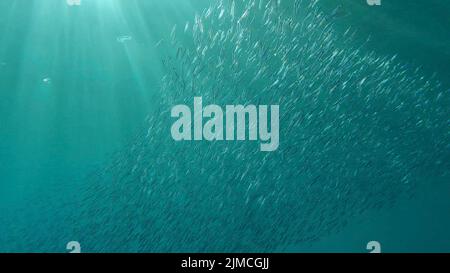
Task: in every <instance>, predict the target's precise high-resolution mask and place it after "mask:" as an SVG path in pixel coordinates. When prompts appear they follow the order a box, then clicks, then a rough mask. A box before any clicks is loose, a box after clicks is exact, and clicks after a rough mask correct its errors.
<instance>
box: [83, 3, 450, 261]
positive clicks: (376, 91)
mask: <svg viewBox="0 0 450 273" xmlns="http://www.w3.org/2000/svg"><path fill="white" fill-rule="evenodd" d="M287 2H288V3H285V2H284V1H283V3H282V2H281V0H249V1H238V0H215V1H212V4H211V6H210V7H209V8H207V9H205V10H204V11H203V12H201V13H200V14H197V15H196V16H195V17H194V18H193V20H192V21H191V22H187V23H186V25H184V26H182V27H176V26H175V27H174V28H173V30H172V33H171V35H170V41H167V43H168V44H166V46H170V47H171V48H173V51H172V52H171V53H170V54H169V56H167V58H164V61H163V63H164V66H165V68H166V70H167V75H166V76H165V77H164V78H163V79H162V88H161V103H160V107H159V109H156V110H155V111H154V112H153V113H152V114H151V115H149V117H148V120H147V123H148V127H147V128H145V130H143V131H142V133H141V134H140V135H139V136H137V137H136V139H135V141H134V142H133V143H132V144H130V148H129V149H127V150H126V151H124V152H123V153H120V154H118V155H117V157H115V159H114V160H112V162H111V164H110V165H108V166H107V167H105V168H104V169H101V170H99V171H98V172H96V173H95V174H92V176H90V177H89V181H90V183H89V187H88V188H87V189H86V191H85V192H86V194H85V196H83V200H82V202H80V205H79V206H80V209H81V211H82V213H81V215H80V218H79V221H78V223H77V225H78V226H77V232H78V233H77V234H78V238H77V239H78V240H80V241H84V242H93V241H95V244H94V243H92V245H89V247H90V250H92V251H131V252H134V251H145V252H161V251H163V252H186V251H187V252H198V251H199V252H217V251H219V252H236V251H249V252H265V251H276V250H283V249H284V248H286V247H288V246H292V245H300V244H310V243H313V242H315V241H317V240H318V239H320V238H322V237H323V236H326V235H327V234H330V233H333V232H337V231H338V230H339V229H341V228H342V227H344V226H345V225H347V223H348V221H349V220H350V219H352V218H354V217H355V216H358V215H361V214H363V213H364V212H366V211H369V210H373V209H382V208H386V207H389V206H392V205H394V204H395V202H396V201H397V200H399V199H400V198H406V197H407V196H410V195H411V194H413V193H414V190H415V189H417V188H418V187H420V186H423V185H421V184H424V183H429V184H430V185H429V186H430V187H432V184H433V183H439V181H448V180H449V178H450V168H449V167H450V166H449V164H450V160H449V159H450V154H449V148H450V146H449V136H450V134H449V125H450V123H449V117H450V115H449V114H450V108H449V105H450V101H449V98H450V96H449V91H450V90H449V89H448V88H445V87H444V86H442V84H441V83H440V82H439V81H438V80H437V79H436V77H435V76H433V75H425V74H424V73H423V71H422V70H421V69H419V68H415V67H412V66H409V65H408V64H405V63H402V62H401V61H399V60H398V58H397V57H396V56H380V55H379V54H377V53H375V52H372V51H370V50H368V49H367V47H366V46H367V44H368V43H370V40H367V42H366V43H360V44H357V45H356V46H355V42H354V39H353V38H354V34H355V32H354V31H353V30H352V28H349V29H348V30H347V31H346V32H345V33H344V34H339V33H338V32H336V31H335V30H333V24H334V19H335V18H334V17H333V16H330V15H329V14H325V13H323V12H322V11H320V9H319V7H318V5H317V2H318V1H317V0H313V1H301V0H295V1H287ZM286 6H288V7H289V8H286ZM160 43H166V42H160ZM160 43H158V45H159V44H160ZM169 43H170V44H169ZM194 96H202V97H203V100H204V102H205V103H208V104H213V103H214V104H218V105H225V104H244V105H245V104H256V105H258V104H265V105H272V104H279V105H280V147H279V149H278V150H277V151H276V152H272V153H264V152H260V151H259V150H258V149H256V148H255V146H256V145H257V144H256V143H254V142H246V141H243V142H206V141H198V142H175V141H173V139H172V138H171V136H170V126H171V124H172V118H171V117H170V109H171V107H172V106H174V105H176V104H192V100H193V97H194ZM94 238H95V239H94Z"/></svg>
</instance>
